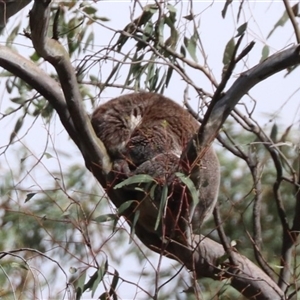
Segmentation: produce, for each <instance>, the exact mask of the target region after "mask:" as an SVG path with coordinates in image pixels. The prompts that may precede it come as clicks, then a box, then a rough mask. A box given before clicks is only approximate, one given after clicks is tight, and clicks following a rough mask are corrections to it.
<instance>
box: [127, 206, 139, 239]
mask: <svg viewBox="0 0 300 300" xmlns="http://www.w3.org/2000/svg"><path fill="white" fill-rule="evenodd" d="M139 217H140V211H139V210H137V211H136V212H135V214H134V217H133V221H132V226H131V231H130V240H129V243H131V241H132V240H133V236H134V234H135V225H136V223H137V221H138V220H139Z"/></svg>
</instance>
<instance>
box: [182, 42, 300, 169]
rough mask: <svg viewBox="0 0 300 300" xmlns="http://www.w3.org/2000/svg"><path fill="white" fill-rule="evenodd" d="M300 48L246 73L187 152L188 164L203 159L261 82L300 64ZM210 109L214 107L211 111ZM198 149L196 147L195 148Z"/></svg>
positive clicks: (285, 51)
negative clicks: (239, 105) (230, 116)
mask: <svg viewBox="0 0 300 300" xmlns="http://www.w3.org/2000/svg"><path fill="white" fill-rule="evenodd" d="M299 47H300V46H299V45H297V46H293V47H291V48H289V49H287V50H284V51H282V52H279V53H276V54H274V55H272V56H270V57H269V58H268V59H266V60H265V61H263V62H262V63H260V64H258V65H256V66H255V67H253V68H252V69H250V70H248V71H246V72H244V73H242V74H241V75H240V77H239V78H238V79H237V80H236V81H235V82H234V83H233V85H232V86H231V88H229V90H228V91H227V92H226V93H225V94H224V95H223V96H222V97H221V98H220V99H219V101H218V102H217V103H211V104H210V105H212V106H213V108H212V109H211V114H210V116H209V118H208V119H207V122H206V123H203V124H202V126H201V127H200V129H199V132H198V135H197V137H195V138H194V139H193V140H192V141H191V142H190V143H189V145H188V146H187V148H186V149H185V150H184V152H183V157H185V156H187V157H188V161H190V162H191V161H194V163H193V164H194V165H196V164H197V163H198V161H200V160H201V158H202V156H203V154H204V152H203V151H206V150H205V149H207V148H208V146H209V145H210V144H211V143H212V141H213V140H214V138H215V137H216V136H217V134H218V131H219V130H220V128H221V126H222V124H223V123H224V122H225V120H226V119H227V117H228V116H229V114H230V113H231V111H232V110H233V108H234V106H235V105H236V104H237V103H238V102H239V100H240V99H241V98H242V97H243V96H244V95H245V94H246V93H247V92H248V91H249V90H250V89H251V88H252V87H253V86H255V85H256V84H257V83H259V82H261V81H263V80H264V79H266V78H268V77H270V76H271V75H273V74H275V73H278V72H280V71H282V70H284V69H286V68H288V67H290V66H294V65H297V64H299V63H300V55H299ZM208 109H210V108H208ZM195 147H196V148H195Z"/></svg>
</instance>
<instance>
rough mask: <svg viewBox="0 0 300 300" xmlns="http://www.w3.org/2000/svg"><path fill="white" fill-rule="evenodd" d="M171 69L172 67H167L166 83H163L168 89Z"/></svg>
mask: <svg viewBox="0 0 300 300" xmlns="http://www.w3.org/2000/svg"><path fill="white" fill-rule="evenodd" d="M173 70H174V69H173V68H172V67H169V68H168V72H167V78H166V83H165V86H166V87H168V85H169V82H170V79H171V77H172V73H173Z"/></svg>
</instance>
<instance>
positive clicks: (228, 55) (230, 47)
mask: <svg viewBox="0 0 300 300" xmlns="http://www.w3.org/2000/svg"><path fill="white" fill-rule="evenodd" d="M234 48H235V42H234V39H233V38H232V39H231V40H229V42H228V43H227V45H226V47H225V51H224V55H223V64H224V66H227V65H228V64H229V63H230V61H231V59H232V55H233V51H234Z"/></svg>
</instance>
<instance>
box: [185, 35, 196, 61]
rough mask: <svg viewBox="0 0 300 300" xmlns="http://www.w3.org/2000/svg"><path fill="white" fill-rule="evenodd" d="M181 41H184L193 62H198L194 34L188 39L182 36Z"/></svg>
mask: <svg viewBox="0 0 300 300" xmlns="http://www.w3.org/2000/svg"><path fill="white" fill-rule="evenodd" d="M183 42H184V45H185V47H186V49H187V51H188V53H189V54H190V56H191V57H192V59H193V60H194V61H195V62H198V60H197V57H196V46H197V43H196V38H195V36H192V37H191V38H190V39H188V38H187V37H184V39H183Z"/></svg>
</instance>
